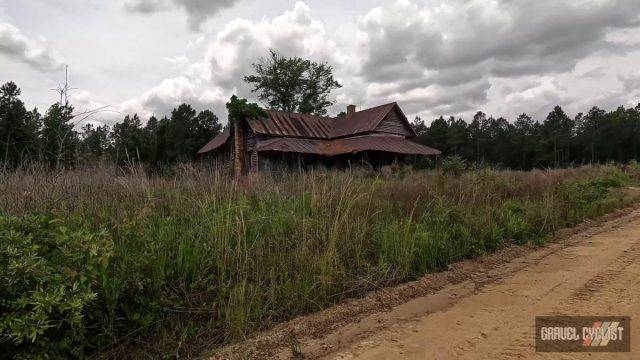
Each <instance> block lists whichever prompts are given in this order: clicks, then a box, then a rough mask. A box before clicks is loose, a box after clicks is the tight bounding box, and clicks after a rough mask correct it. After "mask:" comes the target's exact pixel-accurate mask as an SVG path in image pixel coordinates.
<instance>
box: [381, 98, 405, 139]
mask: <svg viewBox="0 0 640 360" xmlns="http://www.w3.org/2000/svg"><path fill="white" fill-rule="evenodd" d="M374 131H375V132H380V133H385V134H394V135H401V136H404V137H413V136H414V134H413V130H412V129H411V127H410V125H409V123H408V122H407V119H406V118H405V117H404V114H402V113H401V112H400V111H399V109H398V108H397V106H394V107H393V109H392V110H391V111H389V113H388V114H387V115H386V116H385V117H384V119H382V121H381V122H380V123H379V124H378V126H376V128H375V129H374Z"/></svg>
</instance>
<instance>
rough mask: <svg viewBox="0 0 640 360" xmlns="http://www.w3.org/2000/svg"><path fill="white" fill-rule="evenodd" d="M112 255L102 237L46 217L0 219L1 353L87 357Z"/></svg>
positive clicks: (110, 247) (103, 235)
mask: <svg viewBox="0 0 640 360" xmlns="http://www.w3.org/2000/svg"><path fill="white" fill-rule="evenodd" d="M111 254H112V243H111V241H110V239H109V237H108V236H107V234H106V233H105V232H103V231H101V232H92V231H89V230H87V229H84V228H82V227H79V228H77V227H74V226H68V225H67V224H65V223H64V222H62V221H60V220H54V219H50V218H47V217H43V216H27V217H21V218H17V217H4V216H3V217H0V294H2V298H1V299H0V314H2V319H1V321H0V336H1V337H2V341H0V352H2V353H3V354H5V355H6V354H8V355H11V354H13V355H19V357H22V358H31V357H33V358H52V359H53V358H61V357H79V358H82V357H84V354H85V348H86V347H87V345H89V344H90V343H91V342H92V340H91V338H90V337H91V336H92V335H93V334H92V331H93V330H89V329H88V328H89V327H90V326H91V325H92V324H91V323H92V321H93V319H94V318H93V316H95V315H97V314H96V313H95V312H93V304H94V302H95V300H96V296H97V294H96V290H95V289H96V286H97V282H98V281H99V280H100V275H101V273H102V271H103V269H104V268H105V267H106V266H107V264H108V262H109V258H110V256H111Z"/></svg>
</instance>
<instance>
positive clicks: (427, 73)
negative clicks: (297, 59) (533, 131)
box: [117, 0, 640, 119]
mask: <svg viewBox="0 0 640 360" xmlns="http://www.w3.org/2000/svg"><path fill="white" fill-rule="evenodd" d="M127 3H128V4H129V5H128V6H130V8H129V9H130V10H132V11H137V12H156V11H162V10H163V9H173V8H176V7H179V6H182V5H176V4H178V3H186V2H178V1H174V0H137V1H130V0H129V1H127ZM214 3H216V4H218V5H219V4H221V2H214ZM205 13H207V12H206V11H205ZM639 15H640V3H639V2H637V1H633V0H611V1H599V0H574V1H566V2H557V1H552V0H540V1H536V2H514V1H508V0H470V1H462V0H453V1H444V0H427V1H426V2H425V3H421V2H418V1H415V0H400V1H396V2H395V3H391V4H385V5H383V6H381V7H376V8H373V9H369V10H367V11H365V12H364V13H363V14H362V15H361V16H359V17H357V21H356V22H355V24H353V21H352V20H353V19H346V20H345V21H346V22H348V23H349V26H348V28H349V29H351V32H350V33H349V34H344V33H343V32H344V30H343V29H333V28H330V29H328V28H326V26H325V23H324V22H323V21H321V20H320V19H319V18H318V17H317V16H316V13H314V12H312V9H311V8H310V7H309V6H308V5H307V4H305V3H304V2H297V3H296V4H295V5H294V6H293V8H292V9H289V10H287V11H283V12H282V13H280V15H278V16H274V17H271V18H268V17H263V18H261V19H259V20H250V19H245V18H235V19H232V20H230V21H228V22H227V23H226V24H224V25H223V26H221V27H220V29H219V30H218V31H217V32H216V33H209V34H202V35H201V36H199V37H198V38H197V39H196V40H192V41H188V42H187V41H185V48H183V49H171V51H172V52H171V53H172V54H175V53H176V52H177V53H180V52H185V54H189V57H191V58H193V57H194V54H202V53H204V56H203V57H202V58H201V61H198V62H195V63H189V59H188V58H187V57H186V55H181V56H175V57H165V58H163V59H164V61H165V62H166V63H167V64H166V66H169V65H170V66H171V71H172V72H173V71H175V70H176V69H180V75H179V76H174V77H169V78H166V79H164V80H159V81H158V83H157V85H156V86H153V87H151V88H149V89H148V90H146V91H143V92H141V95H139V96H138V97H136V98H134V99H129V100H127V101H124V102H122V103H121V104H120V105H118V106H117V108H118V109H119V110H120V111H122V112H124V113H129V112H130V113H133V112H137V113H139V114H141V115H144V116H148V115H150V114H155V115H158V116H163V115H165V114H168V113H169V112H170V110H171V109H172V108H173V107H175V106H177V105H179V104H180V103H182V102H187V103H191V104H192V105H194V107H195V108H197V109H204V108H209V109H212V110H214V111H215V112H216V113H217V114H218V115H219V116H220V118H221V119H225V118H226V115H225V113H226V109H225V108H224V103H225V102H226V101H227V100H228V98H229V97H230V96H231V95H232V94H238V95H239V96H242V97H247V98H250V99H251V98H252V99H255V98H256V96H255V94H252V93H251V88H250V87H249V86H248V85H247V84H246V83H245V82H244V81H243V77H244V76H245V75H247V74H250V73H251V72H252V70H253V69H252V66H251V65H252V63H255V62H256V61H258V60H259V58H260V57H264V56H266V55H267V54H268V50H269V49H270V48H273V49H275V50H276V51H278V52H279V53H281V54H283V55H285V56H301V57H304V58H309V59H312V60H315V61H323V62H328V63H329V64H330V65H332V66H333V67H334V74H335V76H336V78H337V79H338V80H339V81H340V82H341V83H342V85H343V88H341V89H339V90H337V91H335V92H334V93H333V94H332V96H333V98H334V99H335V100H336V102H337V104H336V105H335V106H334V107H333V108H332V109H331V110H330V113H332V114H335V113H337V112H338V111H340V110H342V109H343V107H344V106H345V105H346V104H348V103H354V104H357V105H358V107H360V108H362V107H366V106H375V105H379V104H381V103H384V102H389V101H398V102H399V103H400V105H401V107H402V108H403V109H404V110H405V112H406V113H407V115H408V116H409V117H413V116H414V115H416V114H420V115H421V116H423V118H425V119H429V118H430V117H435V116H439V115H462V116H464V117H466V118H469V117H470V116H471V115H472V114H473V113H475V112H476V111H478V110H483V111H485V112H486V113H488V114H493V115H495V116H506V117H508V118H510V119H514V118H515V116H517V114H519V113H522V112H527V113H530V114H531V115H534V117H536V118H539V119H540V118H542V117H544V116H546V113H548V112H549V111H550V110H551V108H552V107H553V106H554V105H556V104H559V105H562V106H563V107H565V109H566V110H567V111H568V112H574V113H575V112H577V111H586V110H588V107H590V106H591V105H592V104H591V103H589V102H590V101H591V102H593V103H594V104H603V105H608V104H615V103H616V102H619V103H631V102H634V101H635V100H636V99H634V98H633V94H636V95H637V92H634V91H633V88H637V86H638V83H637V78H638V77H637V76H636V73H634V72H633V71H630V69H634V68H635V67H637V62H635V60H633V59H640V53H638V54H636V55H631V54H632V52H633V51H634V46H635V47H637V46H636V45H637V40H636V39H635V37H634V35H635V34H640V31H639V29H640V23H639V20H638V19H639ZM338 16H339V14H338ZM345 28H346V27H345ZM338 39H340V40H338ZM199 56H202V55H199ZM633 56H635V57H633ZM634 63H635V64H636V65H634ZM623 65H624V66H623ZM620 69H624V72H623V75H620V76H618V71H619V70H620ZM620 71H621V70H620ZM623 87H626V88H627V89H630V90H631V91H624V92H623V90H622V88H623ZM585 106H586V107H587V109H584V108H583V107H585Z"/></svg>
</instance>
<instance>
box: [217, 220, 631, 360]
mask: <svg viewBox="0 0 640 360" xmlns="http://www.w3.org/2000/svg"><path fill="white" fill-rule="evenodd" d="M537 315H585V316H586V315H620V316H631V353H617V354H614V353H590V354H586V353H536V352H535V351H534V320H535V316H537ZM292 357H298V358H300V357H301V358H305V359H511V358H543V359H584V358H590V359H634V358H635V359H640V209H636V210H633V211H632V210H626V211H623V212H621V213H619V214H617V215H612V216H610V218H609V220H606V221H603V220H600V221H599V222H597V223H596V224H583V225H582V226H581V227H579V228H577V229H574V230H567V231H565V232H564V233H560V234H558V235H557V237H556V240H555V242H552V243H550V244H548V245H545V246H544V247H542V248H538V249H532V248H526V247H519V246H513V247H511V248H507V249H504V250H501V251H499V252H497V253H495V254H491V255H488V256H485V257H482V258H479V259H475V260H470V261H465V262H462V263H458V264H455V265H454V266H452V267H451V268H450V269H449V270H448V271H445V272H441V273H436V274H429V275H426V276H425V277H424V278H422V279H420V280H418V281H415V282H413V283H408V284H403V285H400V286H397V287H395V288H389V289H383V290H381V291H378V292H373V293H371V294H370V295H368V296H366V297H365V298H363V299H355V300H352V301H349V302H346V303H344V304H340V305H337V306H335V307H333V308H329V309H327V310H324V311H321V312H319V313H315V314H312V315H309V316H306V317H301V318H298V319H295V320H292V321H291V322H289V323H285V324H282V325H280V326H278V327H276V328H274V329H272V330H270V331H268V332H265V333H263V334H259V335H258V336H256V337H254V338H253V339H251V340H249V341H246V342H243V343H239V344H235V345H232V346H229V347H227V348H225V349H222V350H221V351H220V352H218V353H217V355H214V356H213V358H214V359H219V358H224V359H229V358H280V359H290V358H292Z"/></svg>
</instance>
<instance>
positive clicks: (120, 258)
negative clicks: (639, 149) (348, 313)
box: [0, 167, 640, 358]
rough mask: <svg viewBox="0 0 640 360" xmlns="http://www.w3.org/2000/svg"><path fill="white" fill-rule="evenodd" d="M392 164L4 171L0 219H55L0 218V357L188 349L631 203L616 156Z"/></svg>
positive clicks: (190, 352)
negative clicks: (508, 167)
mask: <svg viewBox="0 0 640 360" xmlns="http://www.w3.org/2000/svg"><path fill="white" fill-rule="evenodd" d="M402 173H403V174H401V175H399V174H394V173H389V174H376V176H371V174H370V173H366V172H361V171H356V170H353V171H351V172H309V173H289V174H285V176H282V177H281V178H270V177H267V176H264V177H263V178H262V179H253V182H252V183H251V186H248V187H244V186H242V185H238V184H234V183H233V181H230V179H229V178H228V177H226V176H224V175H223V174H220V173H216V172H211V171H206V170H203V169H198V168H195V169H193V170H192V171H190V172H189V173H188V174H182V175H181V174H180V173H179V172H176V175H174V176H172V177H169V178H163V177H153V178H147V177H145V176H144V175H140V174H130V175H122V174H121V173H117V172H112V171H110V170H108V169H104V168H95V169H92V170H91V172H87V171H79V170H70V171H66V172H63V173H60V174H59V175H58V176H57V177H55V178H52V177H51V176H50V173H48V172H43V173H39V172H29V173H26V170H21V171H18V172H16V173H5V174H3V178H2V182H0V209H1V210H2V213H3V214H12V215H16V216H22V215H24V214H32V213H40V214H52V216H54V215H55V217H56V218H61V219H64V221H63V222H61V221H50V220H48V218H44V217H37V216H36V217H33V216H27V217H20V218H15V217H14V218H11V217H7V216H5V217H3V218H2V222H0V229H2V230H0V234H2V235H1V236H0V239H1V243H0V271H3V272H2V273H1V274H0V299H1V300H0V306H1V309H0V311H1V313H2V314H3V319H2V328H1V330H0V331H1V336H3V340H4V341H2V342H1V344H2V345H0V346H2V348H1V349H0V351H3V352H4V353H10V354H12V355H13V354H15V355H16V356H17V355H20V356H22V357H28V356H32V357H37V356H38V355H40V354H42V353H44V352H47V353H50V354H52V357H56V358H64V357H77V356H81V355H83V353H84V355H85V356H90V355H94V353H95V352H96V351H100V349H110V350H112V351H117V352H118V353H127V354H130V356H131V357H132V358H136V357H149V358H160V357H162V356H166V355H167V354H175V355H176V356H180V357H196V356H197V355H198V353H199V351H201V350H202V349H210V348H211V347H212V346H214V345H215V344H219V343H224V342H228V341H233V340H236V339H241V338H244V337H246V336H247V335H249V334H250V333H251V332H252V331H255V330H259V329H264V328H266V327H270V326H272V325H274V324H276V323H279V322H282V321H285V320H287V319H290V318H292V317H294V316H297V315H300V314H305V313H309V312H312V311H317V310H319V309H323V308H326V307H327V306H329V305H331V304H334V303H336V302H339V301H341V300H343V299H346V298H349V297H357V296H362V295H363V294H366V293H367V292H368V291H371V290H373V289H377V288H380V287H381V286H388V285H393V284H397V283H399V282H403V281H408V280H411V279H416V278H418V277H420V276H422V275H423V274H424V273H426V272H431V271H438V270H441V269H445V268H447V266H448V265H450V264H451V263H452V262H455V261H459V260H461V259H466V258H471V257H474V256H478V255H481V254H485V253H487V252H490V251H494V250H496V249H499V248H501V247H503V246H507V245H510V244H514V243H515V244H522V243H527V242H529V243H535V244H539V243H542V242H543V241H544V238H545V236H546V235H548V234H550V233H552V232H553V231H555V230H557V229H559V228H561V227H566V226H570V225H573V224H575V223H576V222H577V221H581V220H583V219H585V218H586V217H592V216H597V215H600V214H603V213H605V212H607V211H611V210H612V209H616V208H620V207H622V206H625V205H626V204H629V203H630V202H631V201H635V200H638V198H640V194H638V193H637V192H633V191H631V190H630V189H627V188H624V189H623V188H620V189H618V188H617V187H621V186H622V187H624V186H625V185H627V184H631V182H630V181H631V180H630V179H631V178H630V176H629V175H627V174H625V173H623V172H622V171H620V170H617V169H616V168H615V167H587V168H580V169H571V170H557V171H534V172H511V171H497V170H493V169H490V168H485V169H481V170H467V171H464V172H463V173H461V174H459V175H457V176H453V175H450V174H447V173H443V172H441V171H437V170H436V171H420V172H414V171H411V170H410V169H406V170H403V171H402ZM25 178H28V179H29V182H28V183H25V181H24V179H25ZM389 194H393V196H389ZM96 229H105V230H106V233H105V232H104V231H100V230H96ZM12 264H18V265H12ZM16 281H18V282H17V283H16ZM61 294H62V295H61ZM5 319H8V320H6V321H5ZM34 319H35V320H34ZM42 319H44V320H42ZM40 325H42V327H40ZM50 326H52V327H50ZM31 334H35V340H34V341H32V340H31V339H32V337H31V338H30V337H29V336H30V335H31ZM19 339H22V340H21V342H20V341H19Z"/></svg>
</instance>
